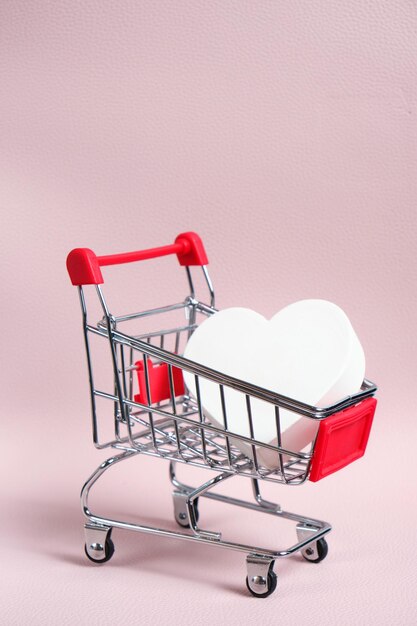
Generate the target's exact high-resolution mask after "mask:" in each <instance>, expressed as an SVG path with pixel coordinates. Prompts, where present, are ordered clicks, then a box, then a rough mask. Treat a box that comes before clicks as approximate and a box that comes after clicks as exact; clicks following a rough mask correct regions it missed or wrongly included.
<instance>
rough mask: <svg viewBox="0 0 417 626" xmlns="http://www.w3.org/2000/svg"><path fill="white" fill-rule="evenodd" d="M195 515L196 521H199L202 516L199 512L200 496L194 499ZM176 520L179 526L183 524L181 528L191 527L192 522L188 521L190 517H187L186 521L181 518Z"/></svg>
mask: <svg viewBox="0 0 417 626" xmlns="http://www.w3.org/2000/svg"><path fill="white" fill-rule="evenodd" d="M194 515H195V521H196V522H198V518H199V517H200V513H199V512H198V498H196V499H195V500H194ZM176 522H177V524H178V526H181V528H190V524H189V523H188V518H186V519H185V520H184V522H182V521H181V520H179V519H176Z"/></svg>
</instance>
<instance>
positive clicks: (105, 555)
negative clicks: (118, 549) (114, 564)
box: [84, 536, 114, 563]
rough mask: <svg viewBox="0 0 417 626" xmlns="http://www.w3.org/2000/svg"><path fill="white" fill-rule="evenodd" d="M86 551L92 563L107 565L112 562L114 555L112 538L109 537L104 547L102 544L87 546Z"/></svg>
mask: <svg viewBox="0 0 417 626" xmlns="http://www.w3.org/2000/svg"><path fill="white" fill-rule="evenodd" d="M84 550H85V553H86V555H87V557H88V558H89V559H90V561H93V563H106V562H107V561H110V559H111V558H112V556H113V554H114V543H113V541H112V540H111V539H110V537H109V536H107V538H106V541H105V543H104V545H103V544H101V543H92V544H90V545H87V544H85V545H84Z"/></svg>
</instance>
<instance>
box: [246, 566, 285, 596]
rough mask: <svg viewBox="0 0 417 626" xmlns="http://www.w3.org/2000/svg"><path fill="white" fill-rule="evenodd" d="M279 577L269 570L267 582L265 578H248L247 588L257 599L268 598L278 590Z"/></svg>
mask: <svg viewBox="0 0 417 626" xmlns="http://www.w3.org/2000/svg"><path fill="white" fill-rule="evenodd" d="M277 582H278V577H277V575H276V574H275V572H274V571H272V570H269V572H268V575H267V577H266V580H265V578H264V577H263V576H252V577H251V579H250V580H249V576H246V587H247V588H248V590H249V591H250V592H251V594H252V595H253V596H255V598H267V597H268V596H270V595H271V593H274V591H275V589H276V588H277Z"/></svg>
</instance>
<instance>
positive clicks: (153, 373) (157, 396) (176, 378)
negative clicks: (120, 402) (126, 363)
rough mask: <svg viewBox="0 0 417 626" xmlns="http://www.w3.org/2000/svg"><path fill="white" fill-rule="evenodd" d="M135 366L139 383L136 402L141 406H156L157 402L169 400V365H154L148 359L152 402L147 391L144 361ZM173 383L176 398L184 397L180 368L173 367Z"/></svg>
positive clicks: (137, 362)
mask: <svg viewBox="0 0 417 626" xmlns="http://www.w3.org/2000/svg"><path fill="white" fill-rule="evenodd" d="M135 366H136V371H137V373H138V383H139V393H138V394H136V395H135V402H140V403H141V404H155V403H156V402H162V400H167V399H168V398H170V397H171V392H170V387H169V374H168V364H167V363H160V364H159V365H154V364H153V363H152V361H151V359H149V358H148V376H149V387H150V395H151V401H149V399H148V394H147V391H146V375H145V366H144V364H143V361H136V363H135ZM172 381H173V386H174V395H175V397H177V396H182V395H183V394H184V378H183V376H182V370H181V369H179V368H178V367H172Z"/></svg>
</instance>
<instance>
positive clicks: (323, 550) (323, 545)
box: [302, 537, 329, 563]
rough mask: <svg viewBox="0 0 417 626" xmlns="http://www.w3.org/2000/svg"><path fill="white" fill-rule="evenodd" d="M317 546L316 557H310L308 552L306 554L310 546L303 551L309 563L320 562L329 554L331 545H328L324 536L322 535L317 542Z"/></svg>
mask: <svg viewBox="0 0 417 626" xmlns="http://www.w3.org/2000/svg"><path fill="white" fill-rule="evenodd" d="M316 547H317V554H318V557H317V558H316V559H311V558H309V556H308V553H307V554H306V552H307V550H308V547H307V548H305V549H304V550H303V551H302V555H303V557H304V558H305V560H306V561H308V562H309V563H320V561H323V559H325V558H326V556H327V553H328V551H329V546H328V545H327V541H326V540H325V539H324V537H322V538H321V539H319V540H318V541H317V542H316Z"/></svg>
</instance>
